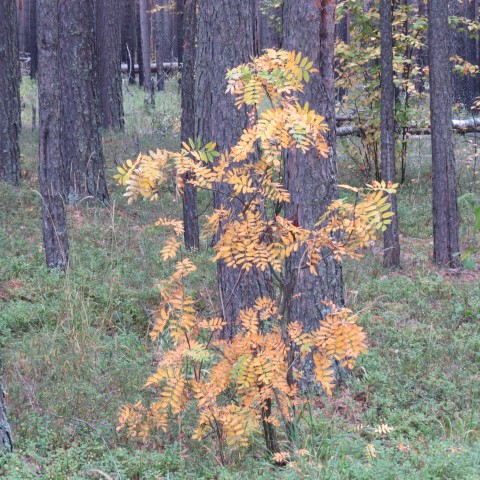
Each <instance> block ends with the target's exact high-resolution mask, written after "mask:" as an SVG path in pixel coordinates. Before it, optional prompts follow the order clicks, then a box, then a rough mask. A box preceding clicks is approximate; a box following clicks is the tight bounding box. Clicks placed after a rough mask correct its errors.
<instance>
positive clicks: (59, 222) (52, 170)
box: [38, 0, 68, 270]
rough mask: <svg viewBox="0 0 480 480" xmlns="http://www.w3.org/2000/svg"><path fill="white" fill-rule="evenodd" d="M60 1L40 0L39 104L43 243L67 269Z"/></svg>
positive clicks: (53, 264) (50, 258)
mask: <svg viewBox="0 0 480 480" xmlns="http://www.w3.org/2000/svg"><path fill="white" fill-rule="evenodd" d="M58 5H59V1H58V0H38V13H39V16H38V19H39V22H38V46H39V55H38V57H39V71H38V98H39V107H40V142H39V147H40V148H39V167H38V174H39V175H38V176H39V181H40V193H41V196H42V226H43V243H44V247H45V257H46V261H47V266H48V267H50V268H58V269H60V270H65V268H66V267H67V265H68V237H67V221H66V215H65V200H64V197H63V194H64V192H65V176H64V171H65V157H64V148H63V145H64V143H63V131H64V128H63V123H62V111H63V100H62V92H63V90H64V89H63V84H62V79H61V70H60V69H61V67H60V62H61V57H60V16H59V7H58Z"/></svg>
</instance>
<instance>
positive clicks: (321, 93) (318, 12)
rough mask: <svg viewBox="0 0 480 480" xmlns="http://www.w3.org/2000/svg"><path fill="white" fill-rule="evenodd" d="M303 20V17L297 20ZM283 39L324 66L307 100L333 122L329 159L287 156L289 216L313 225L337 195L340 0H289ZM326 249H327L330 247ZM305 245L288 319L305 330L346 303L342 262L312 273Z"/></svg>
mask: <svg viewBox="0 0 480 480" xmlns="http://www.w3.org/2000/svg"><path fill="white" fill-rule="evenodd" d="M299 18H301V19H302V21H301V22H299V21H298V19H299ZM283 25H284V40H283V46H284V48H286V49H287V50H294V51H301V52H303V54H305V55H307V56H308V57H309V58H310V60H312V61H313V62H314V65H315V66H316V68H317V69H318V70H319V73H317V74H315V75H313V76H312V78H311V80H310V82H309V83H308V84H307V86H306V88H305V91H304V94H303V95H301V96H300V100H301V101H302V102H309V103H310V106H311V107H312V108H314V109H315V110H316V111H317V112H318V113H320V114H321V115H322V116H324V117H325V121H326V122H327V124H328V126H329V129H330V130H329V132H328V134H327V135H326V140H327V142H328V144H329V146H330V154H329V156H328V158H321V157H319V155H318V153H316V152H315V151H310V152H308V153H306V154H302V153H301V152H300V151H299V150H298V149H295V150H294V151H289V152H287V154H286V156H285V186H286V188H287V189H288V191H289V193H290V203H288V204H286V206H285V215H286V217H287V218H288V219H289V220H291V221H294V222H296V223H297V224H298V225H299V226H301V227H304V228H314V225H315V223H316V222H317V221H318V219H319V217H320V216H321V215H322V214H323V213H324V212H325V211H326V209H327V208H328V206H329V205H330V203H331V202H332V201H333V200H334V199H335V198H336V197H337V195H338V192H337V163H336V149H335V87H334V43H335V0H320V1H319V0H304V1H302V2H299V1H298V0H285V3H284V16H283ZM325 253H327V252H325ZM302 256H303V250H302V251H299V252H297V253H295V254H293V255H292V256H291V257H290V258H289V260H288V262H287V267H286V275H287V278H288V280H289V282H290V285H291V291H290V292H289V293H290V299H289V305H288V320H289V321H299V322H301V323H302V324H303V325H304V329H305V330H306V331H312V330H315V329H317V328H318V326H319V323H320V321H321V320H322V319H324V318H325V316H326V315H327V314H328V312H329V309H328V306H327V305H325V303H324V301H327V302H328V301H332V302H333V303H335V304H337V305H343V303H344V294H343V279H342V267H341V265H340V263H338V262H336V261H335V260H334V259H333V257H332V256H331V255H328V254H326V255H325V257H324V259H323V261H322V262H321V263H320V265H319V267H318V272H317V273H318V275H317V276H315V275H312V274H311V273H310V271H309V269H308V268H304V267H303V266H302ZM302 367H303V370H304V372H303V374H304V378H303V380H302V382H301V387H302V388H305V387H308V386H310V385H312V384H313V383H314V376H315V375H314V365H313V359H312V358H311V356H310V357H307V359H306V361H305V363H304V365H303V366H302Z"/></svg>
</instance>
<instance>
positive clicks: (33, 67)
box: [29, 0, 38, 78]
mask: <svg viewBox="0 0 480 480" xmlns="http://www.w3.org/2000/svg"><path fill="white" fill-rule="evenodd" d="M29 52H30V78H37V70H38V48H37V0H30V32H29Z"/></svg>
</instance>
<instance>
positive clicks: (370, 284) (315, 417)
mask: <svg viewBox="0 0 480 480" xmlns="http://www.w3.org/2000/svg"><path fill="white" fill-rule="evenodd" d="M176 90H177V85H176V83H175V82H174V81H171V82H169V84H168V87H167V92H166V93H165V94H162V95H159V96H157V102H156V106H155V108H152V107H151V106H149V105H148V104H146V103H144V99H143V95H142V94H141V93H140V92H138V91H137V89H136V88H130V90H129V92H127V94H126V118H127V127H126V132H125V134H124V135H117V134H109V135H107V136H106V138H105V141H104V143H105V153H106V158H107V162H108V169H109V174H110V177H111V175H112V174H113V171H114V167H115V164H116V163H119V162H120V161H123V160H125V159H126V158H131V157H134V156H135V155H136V154H137V153H138V150H139V149H143V150H145V149H148V148H156V147H163V146H165V147H168V148H175V146H177V145H178V143H179V138H178V127H179V125H178V108H179V103H178V96H177V95H176ZM22 98H23V101H24V104H25V109H24V116H23V122H24V132H23V137H22V152H23V157H24V158H23V168H24V170H25V177H26V180H25V181H24V184H23V186H22V188H21V189H19V190H14V189H12V188H10V187H8V186H6V185H0V195H1V198H2V199H3V201H2V206H1V207H0V244H1V245H2V257H1V260H0V331H1V332H2V334H1V336H0V348H1V351H2V357H3V367H4V373H3V379H4V382H5V384H6V386H7V387H8V394H9V399H8V403H9V416H10V420H11V422H12V425H13V428H14V434H15V441H16V447H17V448H16V452H15V453H14V454H12V455H5V456H3V457H1V458H0V476H1V477H2V478H9V479H22V480H23V479H33V478H45V479H58V480H60V479H92V478H94V479H95V478H97V479H98V478H106V477H102V473H101V472H105V473H106V474H108V475H110V476H111V477H112V478H114V479H131V480H137V479H152V480H153V479H160V478H170V479H173V478H192V479H200V478H205V479H213V478H218V479H237V478H238V479H240V478H242V479H245V478H249V479H250V478H252V479H253V478H264V479H271V478H282V479H298V478H316V479H471V480H473V479H476V478H478V471H479V470H480V449H479V442H478V440H479V439H478V436H479V416H480V414H479V411H480V409H479V393H480V392H479V382H478V380H479V378H478V367H479V358H478V355H479V351H480V328H479V320H480V284H479V272H478V270H467V271H465V272H461V273H460V272H443V271H439V270H437V269H435V268H434V267H432V265H431V264H430V263H429V256H430V252H431V230H432V225H431V215H430V191H429V169H428V161H429V157H428V147H427V143H428V142H424V141H423V142H422V141H412V147H411V149H410V152H411V158H410V159H409V171H408V181H407V183H406V185H405V186H403V187H402V189H401V191H400V212H399V214H400V223H401V230H402V235H403V238H402V246H403V248H404V253H403V257H404V268H403V269H402V270H401V271H399V272H394V273H387V272H385V271H384V270H383V269H382V266H381V251H380V249H379V248H378V247H376V248H374V249H373V251H371V252H367V253H366V256H365V258H364V259H363V260H362V261H361V262H357V263H347V264H346V265H345V280H346V286H347V297H348V301H349V306H350V308H352V309H354V310H357V311H361V319H362V324H363V325H364V327H365V329H366V330H367V332H368V334H369V338H370V352H369V354H368V355H367V356H364V357H363V358H362V359H361V360H360V362H359V366H358V368H357V369H356V371H355V375H354V376H353V377H352V378H350V379H349V380H348V381H347V385H346V386H345V387H343V388H342V389H339V390H338V391H337V392H336V393H335V394H334V396H333V398H326V397H325V398H324V397H321V398H318V399H316V400H315V405H316V408H314V409H313V410H311V411H305V412H303V418H302V420H301V422H300V425H299V428H300V430H301V431H302V445H300V447H302V448H307V449H308V450H309V452H310V454H309V455H308V456H304V457H299V458H296V459H295V461H296V462H295V464H294V465H292V466H291V467H287V468H276V469H275V468H273V467H272V465H271V464H270V463H269V459H268V458H265V457H264V456H263V455H262V453H261V452H262V451H263V445H262V443H261V439H260V438H258V439H254V444H253V447H252V448H251V449H250V450H249V451H247V452H245V453H244V454H243V455H242V456H240V457H238V456H237V457H232V462H231V464H230V465H229V466H227V467H221V466H219V465H218V462H216V460H215V458H214V457H213V456H212V455H211V454H210V452H209V450H208V444H206V443H205V442H204V443H202V444H201V445H199V444H198V443H195V442H191V441H190V440H188V435H187V434H188V431H189V429H191V418H188V416H187V417H186V418H185V419H184V423H183V425H182V426H181V431H179V428H177V429H173V430H172V431H171V432H169V433H168V435H164V436H159V437H157V438H155V439H153V440H154V441H153V442H152V444H151V445H149V446H148V447H144V446H142V445H139V444H135V443H134V442H128V441H127V440H126V439H125V438H124V437H123V435H121V434H119V433H117V432H116V430H115V427H116V419H117V412H118V408H119V406H120V405H122V404H123V403H126V402H135V401H138V400H140V399H142V398H143V399H148V398H149V392H147V391H145V390H143V389H142V386H143V384H144V382H145V379H146V377H147V375H148V373H149V372H151V371H152V369H153V366H154V363H153V358H154V354H155V350H154V348H153V346H152V345H151V344H150V342H149V340H148V335H147V333H148V326H149V314H150V310H151V309H152V308H153V307H154V306H155V304H156V299H157V290H156V287H155V283H156V280H157V279H162V278H165V276H166V275H167V274H168V272H169V271H170V265H168V264H164V263H163V262H162V260H161V258H160V255H159V252H160V249H161V246H162V240H163V238H162V233H160V232H159V231H158V230H156V229H154V228H152V227H151V224H152V222H153V221H154V220H155V219H156V218H158V217H160V216H166V215H178V214H179V211H180V208H179V207H180V205H179V203H178V199H177V198H176V197H175V192H174V188H173V186H172V187H171V188H166V189H165V191H164V192H163V193H162V196H161V198H160V200H159V201H158V202H156V203H138V204H135V205H132V206H128V205H127V204H126V202H125V200H124V198H123V197H122V192H121V191H120V190H119V189H118V188H117V187H115V186H114V185H113V184H112V185H111V193H112V205H111V206H110V207H109V208H107V209H103V208H99V207H91V206H81V207H79V208H69V228H70V231H69V233H70V237H71V246H72V268H71V270H70V272H69V273H68V275H67V276H60V275H57V274H55V273H52V272H48V271H47V270H46V269H45V268H44V266H43V261H44V260H43V252H42V246H41V245H42V244H41V225H40V201H39V196H38V193H37V192H36V190H37V175H36V166H35V164H36V159H37V153H36V149H37V146H36V142H35V135H34V134H33V133H32V132H31V130H30V129H29V125H30V124H31V108H30V105H31V102H32V101H33V99H34V98H35V86H34V85H33V84H31V83H29V82H28V81H25V82H24V84H23V86H22ZM472 151H473V150H472V147H471V145H469V144H468V141H467V139H464V138H461V137H459V138H457V155H458V158H459V166H460V179H461V184H460V189H461V192H462V194H463V193H466V192H472V195H474V196H476V198H477V199H478V198H479V197H478V195H479V188H478V183H475V181H474V180H472V179H473V177H472V175H471V169H469V168H468V166H469V165H471V164H472V162H473V158H472ZM344 163H345V161H344V160H342V162H341V171H342V172H349V170H348V168H346V167H347V165H346V164H344ZM343 176H344V178H342V181H343V182H344V183H345V182H348V181H353V180H352V178H351V177H352V174H351V172H350V173H348V174H344V175H343ZM201 202H202V207H201V210H202V209H205V208H206V207H207V206H208V199H207V198H206V197H205V198H201ZM461 208H462V236H463V241H464V244H469V243H471V242H473V238H472V232H471V229H470V226H469V225H470V223H471V212H470V211H469V210H468V207H467V206H466V205H463V204H462V206H461ZM206 246H207V245H205V247H206ZM204 250H205V249H204ZM196 257H197V258H196V260H197V263H199V264H200V268H199V270H198V272H197V273H196V275H195V277H194V283H193V285H192V288H193V289H194V291H195V292H196V296H197V298H198V301H199V302H203V304H204V307H205V308H211V306H212V305H214V304H215V300H214V298H213V296H214V291H215V267H214V265H213V264H212V263H211V262H210V261H209V254H208V252H205V251H203V252H200V253H198V254H196ZM379 424H388V425H389V426H390V427H393V428H394V430H393V431H392V432H391V433H388V434H386V435H378V434H376V433H374V432H373V428H369V427H377V426H378V425H379ZM360 425H363V426H365V427H366V428H359V426H360ZM368 445H373V446H374V449H375V450H374V453H372V452H373V450H370V454H369V453H368V451H367V449H366V448H367V446H368ZM370 448H371V447H370ZM259 452H260V453H259Z"/></svg>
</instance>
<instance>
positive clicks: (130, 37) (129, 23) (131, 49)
mask: <svg viewBox="0 0 480 480" xmlns="http://www.w3.org/2000/svg"><path fill="white" fill-rule="evenodd" d="M136 27H137V20H136V16H135V0H124V3H123V23H122V46H121V49H122V57H121V58H122V62H124V63H126V64H127V66H128V70H127V72H128V83H129V84H130V85H131V84H134V83H135V52H136V50H137V28H136Z"/></svg>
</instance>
